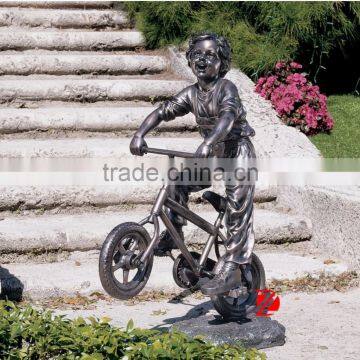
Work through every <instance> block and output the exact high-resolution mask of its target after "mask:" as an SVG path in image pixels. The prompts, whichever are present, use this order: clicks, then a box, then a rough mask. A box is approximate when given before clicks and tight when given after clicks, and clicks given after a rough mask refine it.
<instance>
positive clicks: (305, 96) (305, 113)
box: [255, 62, 334, 135]
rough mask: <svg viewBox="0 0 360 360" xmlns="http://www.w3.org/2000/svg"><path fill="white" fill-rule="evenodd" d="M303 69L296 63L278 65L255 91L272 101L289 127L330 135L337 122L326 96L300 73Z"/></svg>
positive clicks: (305, 131) (262, 79) (310, 133)
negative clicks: (329, 108) (328, 133)
mask: <svg viewBox="0 0 360 360" xmlns="http://www.w3.org/2000/svg"><path fill="white" fill-rule="evenodd" d="M301 69H302V66H301V65H300V64H298V63H296V62H290V63H284V62H278V63H277V64H276V65H275V69H274V71H273V72H272V73H271V74H269V75H268V76H266V77H262V78H260V79H259V81H258V82H257V84H256V88H255V91H256V92H257V93H259V94H260V95H261V96H262V97H264V98H265V99H267V100H270V101H271V103H272V105H273V106H274V108H275V110H276V111H277V113H278V114H279V116H280V117H281V119H282V121H283V122H284V123H285V124H287V125H290V126H295V127H297V128H299V129H300V130H301V131H302V132H304V133H305V134H307V135H313V134H317V133H319V132H329V131H330V130H331V129H332V128H333V126H334V121H333V119H332V117H331V116H330V114H329V112H328V110H327V105H326V96H325V95H323V94H320V91H319V87H318V86H315V85H312V84H311V82H309V81H308V80H307V79H306V76H305V74H302V73H300V71H301Z"/></svg>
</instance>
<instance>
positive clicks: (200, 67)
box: [195, 63, 207, 72]
mask: <svg viewBox="0 0 360 360" xmlns="http://www.w3.org/2000/svg"><path fill="white" fill-rule="evenodd" d="M206 67H207V65H206V64H204V63H197V64H195V69H196V70H197V71H199V72H204V71H205V70H206Z"/></svg>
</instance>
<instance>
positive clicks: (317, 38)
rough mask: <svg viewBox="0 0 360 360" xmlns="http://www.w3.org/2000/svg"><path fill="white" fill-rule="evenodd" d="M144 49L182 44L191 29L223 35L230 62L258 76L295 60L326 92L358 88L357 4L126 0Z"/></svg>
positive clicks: (359, 5) (359, 15)
mask: <svg viewBox="0 0 360 360" xmlns="http://www.w3.org/2000/svg"><path fill="white" fill-rule="evenodd" d="M125 6H126V8H127V10H128V11H129V13H130V16H131V17H132V18H133V19H136V22H137V26H138V28H139V29H140V30H141V31H142V32H143V33H144V35H145V38H146V41H147V46H148V47H149V48H156V47H161V46H164V45H168V44H181V43H183V42H184V41H186V40H187V39H188V37H189V36H190V35H191V34H192V33H196V32H199V31H205V30H209V31H214V32H216V33H218V34H221V35H223V36H226V37H227V38H228V39H229V41H230V43H231V45H232V48H233V60H234V64H235V65H236V66H237V67H239V68H240V69H241V70H243V71H244V72H245V73H246V74H248V75H249V76H250V77H251V78H252V79H253V80H255V81H256V80H257V79H258V78H259V77H260V76H262V75H264V74H265V73H266V72H267V71H269V70H270V69H272V68H273V67H274V65H275V64H276V63H277V62H278V61H288V60H294V61H297V62H299V63H301V64H302V65H303V66H304V67H305V70H306V71H307V72H308V73H309V79H310V80H311V81H312V82H313V83H314V84H318V85H320V87H321V89H322V90H323V91H326V92H328V93H329V92H340V91H344V92H349V91H356V89H357V88H358V87H359V80H360V74H359V70H358V63H359V56H358V54H359V53H360V42H359V39H360V31H359V29H360V26H359V24H360V3H358V2H351V1H350V2H302V1H301V2H267V1H265V2H196V1H192V2H189V1H185V2H126V3H125Z"/></svg>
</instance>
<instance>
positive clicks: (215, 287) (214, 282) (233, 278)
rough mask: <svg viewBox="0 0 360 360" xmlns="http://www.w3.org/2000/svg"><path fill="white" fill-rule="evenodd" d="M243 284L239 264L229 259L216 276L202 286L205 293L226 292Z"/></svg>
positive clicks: (216, 293)
mask: <svg viewBox="0 0 360 360" xmlns="http://www.w3.org/2000/svg"><path fill="white" fill-rule="evenodd" d="M239 286H241V270H240V268H239V264H237V263H234V262H232V261H227V262H226V263H225V264H224V265H223V267H222V268H221V270H220V272H219V273H218V274H216V275H215V277H214V278H213V279H211V280H209V281H208V282H206V283H205V284H204V285H202V286H201V292H202V293H203V294H204V295H209V296H212V295H218V294H224V293H226V292H228V291H230V290H231V289H234V288H236V287H239Z"/></svg>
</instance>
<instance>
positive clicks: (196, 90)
mask: <svg viewBox="0 0 360 360" xmlns="http://www.w3.org/2000/svg"><path fill="white" fill-rule="evenodd" d="M186 57H187V60H188V64H189V66H190V68H191V70H192V71H193V73H194V75H195V76H196V78H197V82H196V83H195V84H193V85H190V86H188V87H187V88H185V89H184V90H182V91H181V92H180V93H179V94H177V95H175V96H174V97H172V98H171V99H170V100H167V101H165V102H163V103H162V104H161V105H160V106H159V107H158V108H157V109H156V110H155V111H153V112H152V113H151V114H150V115H149V116H148V117H147V118H146V119H145V120H144V122H143V123H142V124H141V126H140V128H139V129H138V130H137V131H136V133H135V135H134V137H133V139H132V141H131V143H130V151H131V153H132V154H134V155H143V153H142V148H143V146H147V144H146V142H145V140H144V136H145V135H146V134H147V133H148V132H149V131H151V130H152V129H154V128H155V127H156V126H158V125H159V124H160V123H161V121H170V120H173V119H174V118H175V117H177V116H183V115H185V114H187V113H189V112H192V113H193V114H194V115H195V118H196V122H197V124H198V125H199V130H200V134H201V136H202V137H203V138H204V141H203V142H202V144H201V145H200V146H199V148H198V149H197V151H196V155H197V156H198V157H203V158H206V157H209V156H210V155H214V156H217V157H222V158H241V159H244V160H246V159H250V158H255V157H256V156H255V150H254V147H253V145H252V143H251V141H250V138H249V137H251V136H254V135H255V132H254V130H253V129H252V128H251V127H250V126H249V124H248V122H247V121H246V119H245V117H246V112H245V110H244V108H243V105H242V103H241V101H240V98H239V94H238V90H237V88H236V86H235V85H234V84H233V83H232V82H231V81H229V80H227V79H224V76H225V74H226V73H227V72H228V71H229V70H230V62H231V49H230V46H229V44H228V42H227V40H226V39H225V38H223V37H221V36H218V35H216V34H213V33H204V34H201V35H198V36H195V37H193V38H191V39H190V41H189V48H188V50H187V52H186ZM174 140H175V141H176V139H174ZM205 187H209V185H205V186H199V185H197V186H195V185H176V188H175V194H174V197H175V200H177V201H178V202H180V203H181V204H182V205H184V206H186V203H187V201H188V199H189V193H190V192H193V191H199V190H200V189H203V188H205ZM254 188H255V186H254V182H250V183H249V182H247V183H246V184H244V183H241V182H238V183H235V184H234V183H231V184H226V197H227V207H226V217H225V222H226V228H227V235H228V236H227V239H228V240H227V243H226V254H225V255H224V265H223V267H222V269H221V270H220V272H219V273H218V274H217V275H216V276H215V277H214V278H213V279H212V280H210V281H209V282H207V283H206V284H205V285H203V286H202V288H201V290H202V292H203V293H204V294H206V295H214V294H220V293H225V292H227V291H229V290H231V289H232V288H234V287H237V286H239V284H241V271H240V267H239V265H243V266H245V267H247V269H248V268H249V267H248V266H247V265H246V264H248V263H249V261H250V258H251V253H252V250H253V246H254V234H253V196H254ZM169 216H170V219H171V221H172V223H173V224H174V226H175V228H176V229H177V230H178V232H179V233H180V234H181V235H182V236H183V232H182V226H183V225H184V224H185V221H184V219H182V218H180V217H179V216H177V215H176V214H174V213H172V212H171V211H169ZM174 248H176V246H175V244H174V242H173V240H172V238H171V236H170V234H169V233H168V232H167V231H164V232H163V233H162V234H161V236H160V243H159V245H158V247H157V249H156V250H155V255H158V256H161V255H164V254H165V253H166V252H167V251H168V250H171V249H174Z"/></svg>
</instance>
